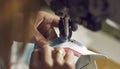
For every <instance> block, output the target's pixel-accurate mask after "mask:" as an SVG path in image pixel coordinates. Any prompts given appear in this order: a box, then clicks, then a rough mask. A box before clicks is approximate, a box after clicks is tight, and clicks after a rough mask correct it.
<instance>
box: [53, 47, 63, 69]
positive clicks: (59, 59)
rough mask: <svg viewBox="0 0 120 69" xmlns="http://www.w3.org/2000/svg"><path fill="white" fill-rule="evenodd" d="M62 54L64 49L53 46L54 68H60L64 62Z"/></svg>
mask: <svg viewBox="0 0 120 69" xmlns="http://www.w3.org/2000/svg"><path fill="white" fill-rule="evenodd" d="M64 55H65V51H64V49H63V48H62V47H57V48H55V50H54V52H53V59H54V68H55V69H61V67H62V65H63V64H64Z"/></svg>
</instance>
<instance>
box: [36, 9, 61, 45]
mask: <svg viewBox="0 0 120 69" xmlns="http://www.w3.org/2000/svg"><path fill="white" fill-rule="evenodd" d="M58 22H59V17H58V16H56V15H53V14H50V13H47V12H45V11H40V12H39V13H38V16H37V19H36V21H35V23H34V29H35V30H34V38H35V40H36V41H38V42H39V43H41V45H42V44H43V43H47V40H50V39H53V38H56V37H57V35H56V33H55V31H54V29H53V27H57V26H58Z"/></svg>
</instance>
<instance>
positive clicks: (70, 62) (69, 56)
mask: <svg viewBox="0 0 120 69" xmlns="http://www.w3.org/2000/svg"><path fill="white" fill-rule="evenodd" d="M64 59H65V63H64V67H67V68H69V69H75V63H74V54H73V52H72V51H68V52H66V55H65V57H64Z"/></svg>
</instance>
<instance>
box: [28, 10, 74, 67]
mask: <svg viewBox="0 0 120 69" xmlns="http://www.w3.org/2000/svg"><path fill="white" fill-rule="evenodd" d="M58 21H59V17H58V16H55V15H52V14H49V13H47V12H44V11H40V12H39V13H38V17H37V19H36V21H35V24H34V30H35V31H34V33H33V35H34V40H35V41H36V43H37V44H38V46H41V48H42V49H41V50H39V49H35V50H34V51H33V53H32V56H31V61H30V69H75V64H74V63H73V57H74V55H73V52H72V51H68V52H65V50H64V49H63V48H61V47H57V48H52V47H50V46H49V40H50V39H53V38H56V37H57V35H56V33H55V31H54V29H53V27H57V26H58ZM38 30H39V31H38ZM51 33H52V34H51Z"/></svg>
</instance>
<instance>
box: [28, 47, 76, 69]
mask: <svg viewBox="0 0 120 69" xmlns="http://www.w3.org/2000/svg"><path fill="white" fill-rule="evenodd" d="M73 57H74V55H73V52H71V51H68V52H65V50H64V49H63V48H61V47H57V48H52V47H50V46H48V45H44V46H42V49H41V50H38V49H35V50H34V51H33V53H32V55H31V60H30V69H75V63H74V60H73Z"/></svg>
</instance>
